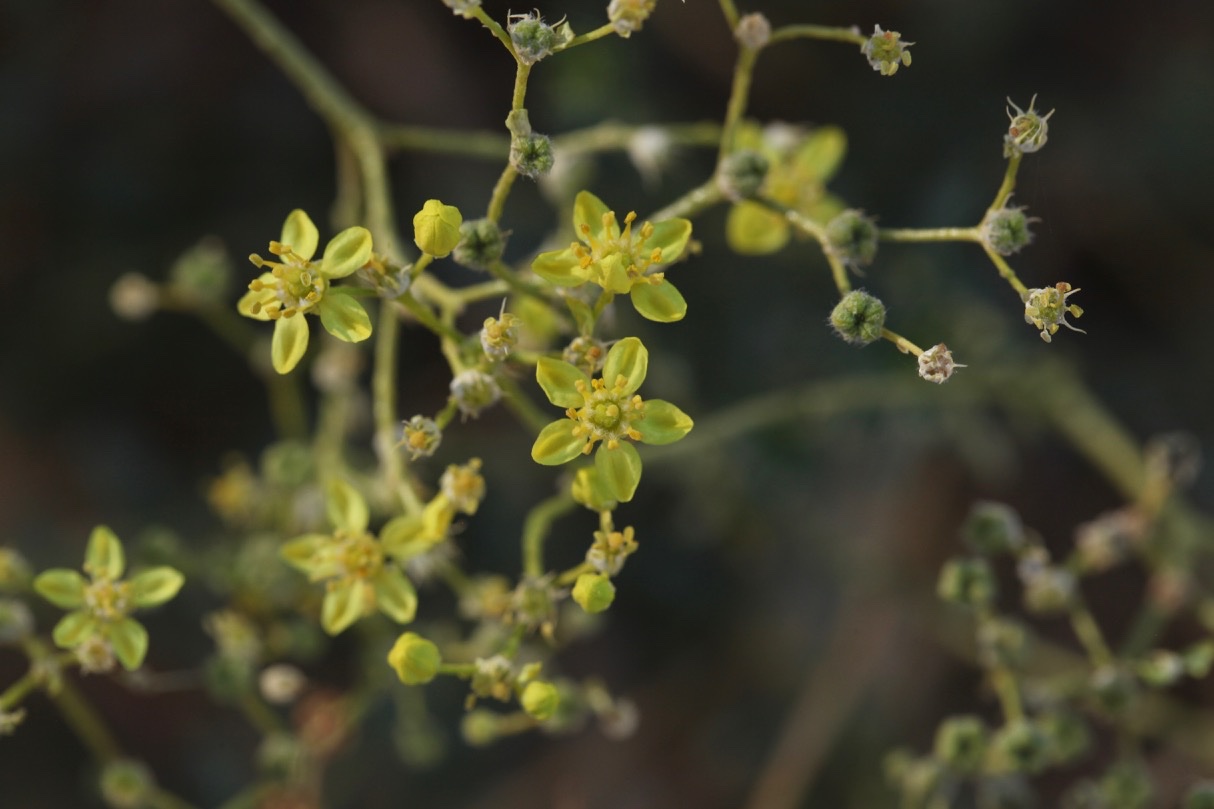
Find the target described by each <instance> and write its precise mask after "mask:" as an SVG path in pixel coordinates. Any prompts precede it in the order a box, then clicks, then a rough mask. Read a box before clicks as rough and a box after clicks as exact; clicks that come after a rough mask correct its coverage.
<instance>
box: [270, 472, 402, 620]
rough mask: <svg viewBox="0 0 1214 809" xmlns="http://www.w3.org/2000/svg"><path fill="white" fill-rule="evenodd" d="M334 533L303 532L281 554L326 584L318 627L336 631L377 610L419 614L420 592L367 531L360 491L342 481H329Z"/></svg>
mask: <svg viewBox="0 0 1214 809" xmlns="http://www.w3.org/2000/svg"><path fill="white" fill-rule="evenodd" d="M326 505H327V510H328V514H329V521H330V522H331V523H332V525H333V527H334V531H333V533H331V534H305V535H304V536H301V537H297V538H295V539H293V540H291V541H290V542H288V543H287V544H285V545H283V546H282V557H283V559H285V560H286V561H287V563H288V564H290V565H291V566H292V567H295V568H296V569H298V570H301V571H303V572H304V573H306V574H307V575H308V578H309V579H310V580H311V581H323V582H325V587H326V592H325V598H324V602H323V603H322V605H321V616H320V625H321V627H322V628H323V629H324V630H325V632H327V633H329V634H330V635H336V634H338V633H340V632H342V631H343V630H345V629H346V628H347V627H349V626H350V625H351V624H353V623H354V622H355V621H357V620H359V619H360V618H364V617H366V616H368V615H371V614H372V613H374V612H375V611H376V610H378V611H379V612H382V613H384V614H385V615H387V616H388V617H389V618H391V619H392V620H394V621H396V622H397V623H401V624H407V623H409V622H410V621H412V620H413V616H414V614H415V613H416V612H417V592H416V591H415V590H414V589H413V584H412V583H411V582H410V581H409V580H408V579H407V578H406V577H405V574H404V573H403V572H402V571H401V569H400V568H399V567H397V566H396V564H395V563H394V562H393V561H392V560H391V559H389V558H387V554H386V553H385V551H384V547H383V544H381V542H380V541H379V539H377V538H376V537H375V536H374V535H373V534H371V533H369V532H368V531H367V524H368V522H369V521H370V512H369V511H368V509H367V503H366V501H365V500H364V499H363V497H362V495H361V494H359V493H358V491H357V490H356V489H354V488H353V487H352V486H350V485H349V484H347V483H343V482H342V481H334V482H332V483H331V484H330V485H329V491H328V498H327V504H326Z"/></svg>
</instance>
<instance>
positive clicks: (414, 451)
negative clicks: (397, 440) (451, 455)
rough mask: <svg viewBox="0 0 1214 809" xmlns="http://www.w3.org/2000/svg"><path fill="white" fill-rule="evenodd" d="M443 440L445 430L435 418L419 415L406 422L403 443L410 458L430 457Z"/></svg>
mask: <svg viewBox="0 0 1214 809" xmlns="http://www.w3.org/2000/svg"><path fill="white" fill-rule="evenodd" d="M442 442H443V431H442V429H441V428H439V426H438V422H436V421H435V420H434V419H428V418H426V417H425V416H422V415H417V416H414V417H413V418H411V419H409V420H408V421H406V422H405V426H404V429H403V435H402V438H401V444H402V445H403V446H404V448H405V449H406V450H407V451H408V453H409V458H410V460H414V461H416V460H417V459H418V458H429V457H430V456H432V455H433V454H434V452H435V451H436V450H437V449H438V447H439V444H441V443H442Z"/></svg>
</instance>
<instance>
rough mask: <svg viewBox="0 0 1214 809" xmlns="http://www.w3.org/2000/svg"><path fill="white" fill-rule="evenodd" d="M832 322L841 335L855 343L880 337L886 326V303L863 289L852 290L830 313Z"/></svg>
mask: <svg viewBox="0 0 1214 809" xmlns="http://www.w3.org/2000/svg"><path fill="white" fill-rule="evenodd" d="M830 324H831V325H832V326H834V327H835V332H836V333H838V335H839V336H840V337H842V338H843V339H844V340H846V341H847V342H849V343H852V344H854V345H862V346H863V345H868V344H869V343H871V342H873V341H874V340H877V339H880V337H881V329H882V328H884V326H885V304H883V303H881V301H880V300H878V299H877V298H875V297H873V296H872V295H869V294H868V293H867V292H865V291H864V290H862V289H857V290H852V291H851V292H849V293H847V294H846V295H844V296H843V299H842V300H841V301H839V303H838V304H837V305H836V306H835V308H834V311H833V312H831V313H830Z"/></svg>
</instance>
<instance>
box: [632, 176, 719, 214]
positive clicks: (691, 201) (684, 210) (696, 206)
mask: <svg viewBox="0 0 1214 809" xmlns="http://www.w3.org/2000/svg"><path fill="white" fill-rule="evenodd" d="M724 200H725V195H724V194H722V193H721V188H720V186H719V185H717V181H716V178H715V177H712V178H709V179H708V181H707V182H705V183H703V184H702V185H699V186H697V187H695V188H693V189H691V190H690V191H688V192H687V193H686V194H684V195H683V196H681V197H679V198H678V199H676V200H675V201H674V202H672V203H670V204H669V205H667V206H666V207H665V208H662V209H661V210H659V211H657V212H655V213H653V214H651V215H650V216H649V217H647V218H648V220H649V221H650V222H661V221H663V220H666V219H675V218H681V219H692V218H694V217H695V216H697V215H698V214H700V213H702V212H703V211H706V210H708V209H709V208H711V207H713V206H714V205H717V204H719V203H721V202H723V201H724Z"/></svg>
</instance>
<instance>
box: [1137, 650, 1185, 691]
mask: <svg viewBox="0 0 1214 809" xmlns="http://www.w3.org/2000/svg"><path fill="white" fill-rule="evenodd" d="M1137 672H1138V676H1139V677H1140V678H1141V679H1142V681H1143V682H1144V683H1146V684H1147V685H1151V686H1154V687H1156V688H1165V687H1167V686H1169V685H1172V684H1174V683H1175V682H1176V681H1177V680H1179V679H1180V678H1181V677H1183V676H1184V674H1185V665H1184V658H1182V657H1181V656H1180V655H1178V654H1176V653H1175V652H1171V651H1168V650H1166V649H1156V650H1155V651H1153V652H1151V654H1150V655H1149V656H1148V657H1147V659H1146V660H1143V661H1142V662H1141V663H1139V664H1138V666H1137Z"/></svg>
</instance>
